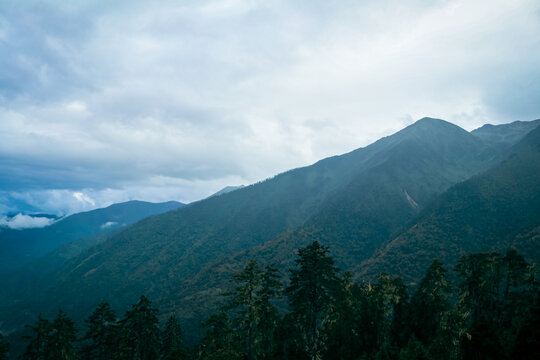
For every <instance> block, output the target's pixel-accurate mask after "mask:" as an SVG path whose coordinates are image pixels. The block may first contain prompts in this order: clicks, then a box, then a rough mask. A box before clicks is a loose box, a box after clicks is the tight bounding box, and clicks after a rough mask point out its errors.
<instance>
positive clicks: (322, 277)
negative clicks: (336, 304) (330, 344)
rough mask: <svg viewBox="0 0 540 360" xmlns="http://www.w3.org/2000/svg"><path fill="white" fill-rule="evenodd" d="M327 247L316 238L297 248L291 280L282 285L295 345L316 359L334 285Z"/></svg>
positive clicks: (332, 265) (333, 272)
mask: <svg viewBox="0 0 540 360" xmlns="http://www.w3.org/2000/svg"><path fill="white" fill-rule="evenodd" d="M328 253H329V250H328V247H326V246H322V245H321V244H319V242H318V241H314V242H313V243H312V244H311V245H308V246H307V247H305V248H302V249H299V250H298V258H297V259H296V260H295V263H296V269H291V270H290V272H291V283H290V285H289V286H288V287H287V288H286V291H285V292H286V294H287V297H288V299H289V305H290V309H291V317H292V320H293V322H294V323H295V325H296V327H297V331H298V334H297V335H298V340H299V342H300V344H299V345H300V346H299V348H301V349H305V354H306V355H307V357H308V358H310V359H320V358H321V356H322V351H323V348H324V343H325V338H324V332H323V328H324V326H325V322H326V320H327V318H328V313H329V310H330V306H331V304H332V293H333V291H334V289H335V288H336V287H337V286H338V284H339V280H338V277H337V272H338V269H337V268H336V267H335V266H334V260H333V259H332V258H331V257H330V256H328Z"/></svg>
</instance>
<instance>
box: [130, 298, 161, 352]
mask: <svg viewBox="0 0 540 360" xmlns="http://www.w3.org/2000/svg"><path fill="white" fill-rule="evenodd" d="M157 313H158V310H157V309H156V308H153V307H152V303H151V301H150V300H148V298H146V297H145V296H144V295H143V296H141V298H140V299H139V302H137V303H136V304H134V305H133V306H132V307H131V310H128V311H126V315H125V317H124V319H122V321H121V326H122V332H123V336H122V339H123V343H124V345H125V347H126V350H127V352H128V354H129V359H133V360H155V359H158V358H159V347H160V346H159V337H160V331H159V328H158V318H157Z"/></svg>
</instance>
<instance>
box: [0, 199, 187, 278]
mask: <svg viewBox="0 0 540 360" xmlns="http://www.w3.org/2000/svg"><path fill="white" fill-rule="evenodd" d="M182 206H183V204H181V203H179V202H175V201H169V202H164V203H149V202H144V201H128V202H124V203H120V204H114V205H111V206H109V207H106V208H103V209H96V210H92V211H88V212H82V213H78V214H74V215H70V216H67V217H65V218H63V219H61V220H60V221H58V222H56V223H54V224H52V225H50V226H47V227H43V228H32V229H24V230H14V229H8V228H0V272H6V271H9V270H13V269H15V268H17V267H19V266H22V265H24V264H26V263H28V262H30V261H31V260H33V259H35V258H38V257H39V256H42V255H44V254H47V253H49V252H51V251H53V250H54V249H56V248H57V247H58V246H60V245H62V244H66V243H70V242H72V241H74V240H77V239H79V238H89V237H92V236H94V235H97V234H99V233H102V232H105V231H111V230H114V229H118V228H122V227H124V226H126V225H130V224H133V223H134V222H136V221H139V220H141V219H143V218H145V217H148V216H150V215H155V214H160V213H163V212H167V211H170V210H174V209H178V208H180V207H182ZM75 246H76V245H75ZM84 247H85V246H84V245H83V243H80V244H79V248H80V249H82V248H84Z"/></svg>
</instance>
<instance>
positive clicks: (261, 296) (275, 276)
mask: <svg viewBox="0 0 540 360" xmlns="http://www.w3.org/2000/svg"><path fill="white" fill-rule="evenodd" d="M280 278H281V275H280V274H279V271H278V270H277V269H276V268H275V267H273V266H271V265H267V266H266V267H265V269H264V272H263V273H262V275H261V281H260V287H259V289H258V290H257V292H256V296H257V297H256V301H255V307H256V311H257V339H259V341H258V343H257V346H256V348H257V351H256V353H257V358H259V359H265V360H267V359H270V358H271V357H272V353H273V352H274V350H273V345H274V334H275V331H276V327H277V325H278V322H279V314H278V311H277V309H276V307H275V305H274V304H273V301H274V299H275V298H277V297H279V296H280V291H281V288H282V285H281V282H280Z"/></svg>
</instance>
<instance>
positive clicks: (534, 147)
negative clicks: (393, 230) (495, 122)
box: [357, 127, 540, 280]
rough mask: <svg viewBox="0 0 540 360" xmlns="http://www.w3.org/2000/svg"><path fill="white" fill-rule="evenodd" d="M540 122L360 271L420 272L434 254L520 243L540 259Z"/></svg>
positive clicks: (408, 275)
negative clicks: (502, 157)
mask: <svg viewBox="0 0 540 360" xmlns="http://www.w3.org/2000/svg"><path fill="white" fill-rule="evenodd" d="M539 235H540V127H537V128H536V129H535V130H533V131H532V132H530V133H529V134H528V135H527V136H526V137H525V138H524V139H523V140H522V141H521V142H519V143H518V144H517V145H515V146H514V147H513V148H512V154H511V155H510V156H509V157H508V158H507V159H506V160H505V161H503V162H502V163H501V164H499V165H498V166H496V167H494V168H493V169H490V170H489V171H487V172H485V173H483V174H481V175H478V176H476V177H473V178H472V179H470V180H468V181H466V182H463V183H461V184H457V185H455V186H454V187H452V188H451V189H449V190H448V191H447V192H445V193H444V194H443V195H442V196H441V197H440V198H439V199H438V200H437V201H436V202H435V203H434V204H432V205H431V206H429V207H428V208H426V209H425V210H424V211H423V212H422V214H421V215H420V216H419V218H418V220H417V221H416V223H415V224H414V225H413V226H412V227H411V228H410V229H409V230H407V231H406V232H404V233H403V234H401V235H400V236H398V237H397V238H396V239H395V240H393V241H392V242H391V243H390V244H388V245H387V246H386V247H385V248H384V249H383V250H382V251H381V252H380V253H379V254H378V255H377V256H376V257H374V258H373V259H370V260H368V261H366V262H364V263H363V264H362V265H361V266H360V267H359V268H358V269H357V272H358V274H359V275H360V276H363V277H372V276H374V275H375V274H376V273H377V272H379V271H382V270H384V271H387V272H390V273H393V274H399V275H401V276H403V277H404V278H405V279H407V280H417V279H419V278H420V277H421V275H422V274H423V272H424V271H425V269H426V268H427V266H429V264H430V263H431V261H432V260H433V258H435V257H437V258H439V259H440V260H442V261H443V262H444V263H445V264H447V265H448V266H452V265H453V264H455V263H456V261H457V259H458V258H459V257H460V256H461V255H463V254H465V253H470V252H480V251H492V250H494V251H501V252H504V251H506V249H508V248H509V247H514V248H516V249H517V250H518V251H519V252H521V253H522V254H523V255H525V256H526V257H527V258H528V259H529V260H533V261H538V260H540V249H539V245H540V236H539Z"/></svg>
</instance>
